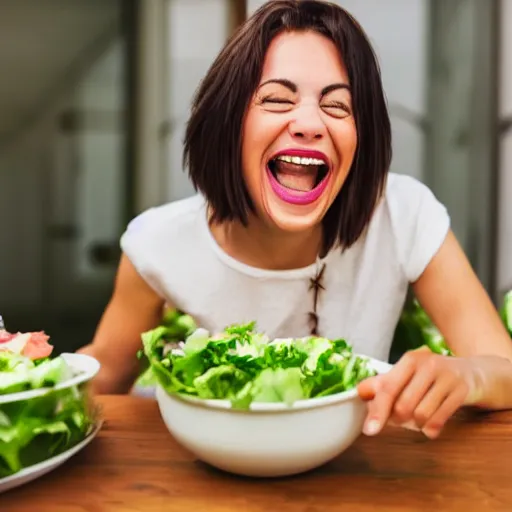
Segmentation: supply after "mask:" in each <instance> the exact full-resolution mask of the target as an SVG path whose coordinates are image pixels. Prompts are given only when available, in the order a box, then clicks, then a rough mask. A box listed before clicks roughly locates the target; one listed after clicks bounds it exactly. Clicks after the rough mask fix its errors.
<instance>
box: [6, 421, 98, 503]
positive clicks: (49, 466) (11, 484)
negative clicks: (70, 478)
mask: <svg viewBox="0 0 512 512" xmlns="http://www.w3.org/2000/svg"><path fill="white" fill-rule="evenodd" d="M102 424H103V422H102V421H100V422H98V424H97V425H96V427H95V428H94V430H93V431H92V432H91V433H90V434H89V435H88V436H87V437H86V438H85V439H84V440H83V441H81V442H80V443H78V444H77V445H75V446H73V447H72V448H70V449H69V450H66V451H65V452H63V453H61V454H59V455H56V456H55V457H52V458H51V459H48V460H45V461H43V462H40V463H39V464H35V465H33V466H30V467H28V468H25V469H22V470H21V471H18V472H17V473H15V474H14V475H10V476H7V477H5V478H0V493H2V492H6V491H8V490H10V489H14V488H15V487H20V486H21V485H25V484H26V483H28V482H31V481H32V480H35V479H36V478H39V477H41V476H43V475H45V474H46V473H49V472H50V471H53V470H54V469H56V468H58V467H59V466H61V465H62V464H64V462H66V461H67V460H68V459H69V458H71V457H72V456H73V455H75V454H76V453H77V452H79V451H80V450H82V449H83V448H85V447H86V446H87V445H88V444H89V443H90V442H91V441H92V440H93V439H94V438H95V437H96V436H97V434H98V432H99V431H100V429H101V426H102Z"/></svg>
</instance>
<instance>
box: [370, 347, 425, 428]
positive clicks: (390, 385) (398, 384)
mask: <svg viewBox="0 0 512 512" xmlns="http://www.w3.org/2000/svg"><path fill="white" fill-rule="evenodd" d="M414 370H415V364H414V361H413V360H412V358H410V357H408V358H405V357H404V358H403V359H402V360H400V361H399V362H398V363H397V364H396V365H395V366H394V367H393V369H392V370H390V372H389V373H387V374H385V375H381V376H380V378H379V379H378V380H376V381H375V387H376V393H375V398H373V400H371V401H370V402H369V404H368V415H367V418H366V421H365V424H364V427H363V432H364V433H365V434H366V435H368V436H372V435H375V434H378V433H379V432H380V430H381V429H382V427H383V426H384V425H385V424H386V422H387V421H388V419H389V416H390V414H391V411H392V408H393V405H394V403H395V400H396V398H397V397H398V396H399V395H400V393H401V392H402V390H403V389H404V387H405V386H406V385H407V384H408V382H409V381H410V379H411V378H412V376H413V375H414Z"/></svg>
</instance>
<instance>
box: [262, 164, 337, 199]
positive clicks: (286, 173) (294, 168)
mask: <svg viewBox="0 0 512 512" xmlns="http://www.w3.org/2000/svg"><path fill="white" fill-rule="evenodd" d="M268 168H269V170H270V172H271V173H272V175H273V176H274V178H275V179H276V180H277V182H278V183H279V184H280V185H281V186H283V187H286V188H288V189H290V190H294V191H296V192H310V191H311V190H313V189H314V188H315V187H317V186H318V185H319V184H320V183H321V182H322V180H323V179H324V178H325V177H326V176H327V174H328V172H329V166H328V165H327V163H326V161H325V160H324V159H320V158H310V157H302V156H291V155H279V156H277V157H276V158H273V159H272V160H270V161H269V163H268Z"/></svg>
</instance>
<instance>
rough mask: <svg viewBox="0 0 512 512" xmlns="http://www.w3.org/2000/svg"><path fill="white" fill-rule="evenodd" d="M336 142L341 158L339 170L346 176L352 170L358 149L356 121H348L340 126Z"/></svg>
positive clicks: (335, 138) (335, 137)
mask: <svg viewBox="0 0 512 512" xmlns="http://www.w3.org/2000/svg"><path fill="white" fill-rule="evenodd" d="M334 141H335V145H336V150H337V153H338V155H339V157H340V162H339V166H340V167H339V170H340V171H341V174H346V173H348V171H349V170H350V167H351V165H352V161H353V159H354V155H355V152H356V149H357V129H356V125H355V123H354V121H347V122H346V123H343V125H341V126H339V127H338V129H337V130H336V134H335V136H334Z"/></svg>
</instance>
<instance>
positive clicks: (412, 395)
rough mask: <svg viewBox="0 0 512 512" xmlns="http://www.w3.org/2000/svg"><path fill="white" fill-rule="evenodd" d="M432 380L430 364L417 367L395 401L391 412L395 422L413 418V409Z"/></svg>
mask: <svg viewBox="0 0 512 512" xmlns="http://www.w3.org/2000/svg"><path fill="white" fill-rule="evenodd" d="M434 380H435V373H434V371H433V368H432V367H431V365H430V364H426V365H425V366H423V367H420V368H419V369H418V371H417V372H416V373H415V375H414V376H413V377H412V379H411V381H410V382H409V384H408V385H407V386H406V387H405V388H404V390H403V391H402V392H401V393H400V395H399V396H398V398H397V400H396V402H395V405H394V407H393V412H392V417H393V420H394V421H395V422H398V423H405V422H407V421H409V420H411V419H412V418H413V415H414V411H415V410H416V408H417V407H418V405H419V404H420V402H421V401H422V400H423V399H424V397H425V395H426V394H427V392H428V391H429V389H430V388H431V387H432V385H433V383H434Z"/></svg>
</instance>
